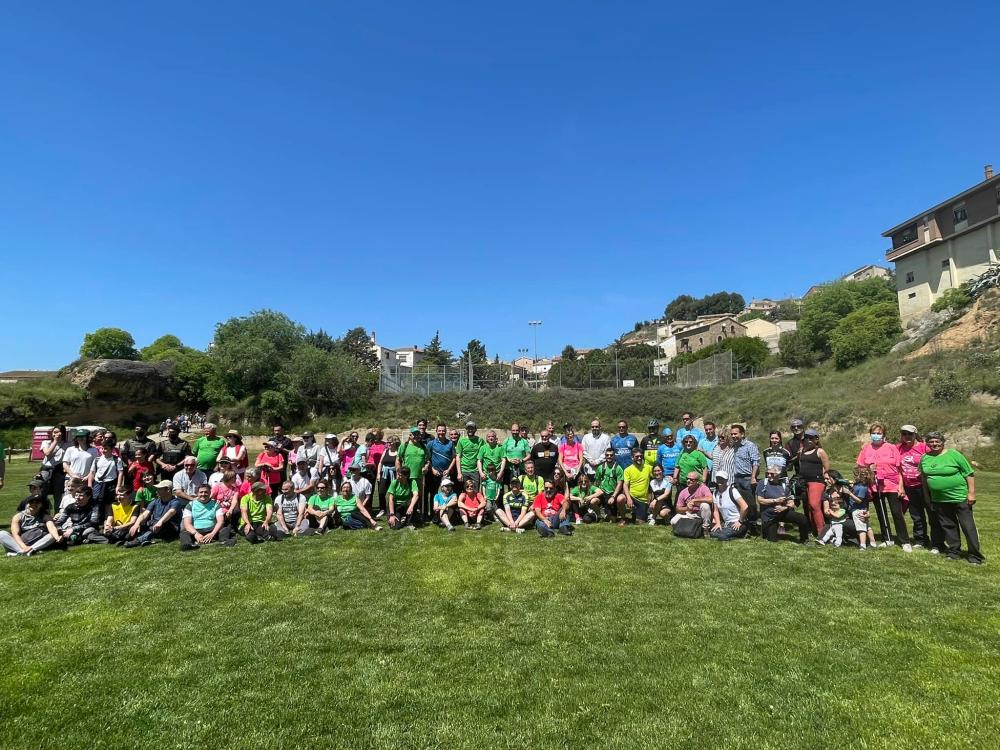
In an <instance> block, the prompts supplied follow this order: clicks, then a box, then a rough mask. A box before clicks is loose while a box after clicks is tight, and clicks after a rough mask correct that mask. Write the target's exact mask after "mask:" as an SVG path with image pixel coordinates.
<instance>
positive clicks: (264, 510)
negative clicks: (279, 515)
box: [240, 482, 281, 544]
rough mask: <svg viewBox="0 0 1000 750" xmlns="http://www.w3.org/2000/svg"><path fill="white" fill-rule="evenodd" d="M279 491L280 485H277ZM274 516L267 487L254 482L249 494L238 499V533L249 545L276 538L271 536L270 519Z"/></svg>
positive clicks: (261, 483)
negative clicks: (240, 533)
mask: <svg viewBox="0 0 1000 750" xmlns="http://www.w3.org/2000/svg"><path fill="white" fill-rule="evenodd" d="M278 489H279V491H280V489H281V485H280V484H279V485H278ZM273 515H274V511H273V504H272V503H271V498H270V497H269V496H268V494H267V485H266V484H264V483H263V482H254V483H253V485H252V486H251V487H250V492H249V494H246V495H244V496H243V497H241V498H240V531H242V532H243V536H244V538H246V540H247V541H248V542H250V544H260V543H261V542H268V541H271V540H272V539H275V540H276V539H277V537H272V536H271V531H270V528H271V519H272V517H273Z"/></svg>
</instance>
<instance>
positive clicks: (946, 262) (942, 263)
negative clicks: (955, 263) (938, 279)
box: [941, 258, 951, 268]
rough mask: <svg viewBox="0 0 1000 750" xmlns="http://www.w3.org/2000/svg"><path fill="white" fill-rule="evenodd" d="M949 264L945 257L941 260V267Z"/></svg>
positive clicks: (946, 266)
mask: <svg viewBox="0 0 1000 750" xmlns="http://www.w3.org/2000/svg"><path fill="white" fill-rule="evenodd" d="M950 265H951V264H950V263H948V259H947V258H945V259H944V260H942V261H941V268H948V267H949V266H950Z"/></svg>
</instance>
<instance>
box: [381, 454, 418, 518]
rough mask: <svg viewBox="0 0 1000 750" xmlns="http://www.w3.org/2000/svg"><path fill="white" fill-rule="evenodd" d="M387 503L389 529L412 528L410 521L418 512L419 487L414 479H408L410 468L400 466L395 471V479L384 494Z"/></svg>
mask: <svg viewBox="0 0 1000 750" xmlns="http://www.w3.org/2000/svg"><path fill="white" fill-rule="evenodd" d="M386 499H387V500H388V501H389V528H390V529H402V528H406V527H410V528H412V526H413V524H412V523H411V519H412V518H413V515H414V513H415V512H418V505H419V503H420V487H419V486H418V484H417V481H416V480H415V479H411V478H410V467H409V466H405V465H403V466H400V467H399V468H398V469H397V470H396V478H395V479H393V480H392V483H391V484H390V485H389V491H388V492H387V493H386Z"/></svg>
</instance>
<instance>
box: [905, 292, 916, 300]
mask: <svg viewBox="0 0 1000 750" xmlns="http://www.w3.org/2000/svg"><path fill="white" fill-rule="evenodd" d="M916 298H917V293H916V292H910V293H909V294H907V295H906V299H916Z"/></svg>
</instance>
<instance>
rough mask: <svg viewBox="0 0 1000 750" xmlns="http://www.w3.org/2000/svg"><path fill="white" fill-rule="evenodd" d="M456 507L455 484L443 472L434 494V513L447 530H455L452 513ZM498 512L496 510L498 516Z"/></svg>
mask: <svg viewBox="0 0 1000 750" xmlns="http://www.w3.org/2000/svg"><path fill="white" fill-rule="evenodd" d="M456 508H458V495H456V494H455V485H454V483H453V482H452V481H451V477H449V476H448V475H447V474H445V475H444V476H443V477H442V479H441V484H440V485H439V486H438V491H437V492H436V493H435V495H434V514H435V515H436V516H437V517H438V521H439V522H440V523H441V525H442V526H444V527H445V528H446V529H448V531H454V530H455V526H454V514H455V509H456ZM500 512H501V511H497V514H498V517H499V513H500Z"/></svg>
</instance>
